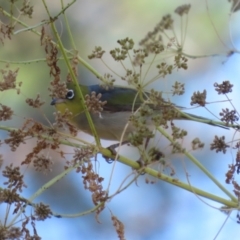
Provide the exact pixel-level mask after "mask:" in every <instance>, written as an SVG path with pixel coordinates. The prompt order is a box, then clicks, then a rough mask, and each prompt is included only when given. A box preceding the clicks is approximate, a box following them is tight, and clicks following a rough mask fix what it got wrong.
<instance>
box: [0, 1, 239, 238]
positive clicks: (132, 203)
mask: <svg viewBox="0 0 240 240" xmlns="http://www.w3.org/2000/svg"><path fill="white" fill-rule="evenodd" d="M64 2H65V5H66V4H67V1H64ZM206 2H207V3H208V10H207V6H206ZM46 3H47V6H48V9H49V11H50V13H51V14H52V16H55V15H57V14H58V13H59V12H60V11H61V7H60V1H59V0H51V1H46ZM187 3H191V10H190V13H189V14H188V30H187V33H186V43H185V46H184V51H185V52H186V53H188V54H190V55H193V56H198V55H205V54H215V53H218V54H222V55H221V56H218V57H210V58H197V59H193V60H190V61H189V69H188V70H187V71H183V70H181V71H176V72H174V73H173V74H171V75H168V76H167V77H166V78H165V79H161V80H160V82H161V84H159V82H156V83H154V84H152V85H151V86H150V87H153V88H158V90H161V89H159V88H163V89H164V90H166V89H169V86H171V83H173V82H175V81H180V82H184V83H185V84H186V87H185V88H186V93H185V94H184V95H183V96H180V97H175V98H174V100H175V102H176V103H177V104H178V105H182V106H185V107H190V97H191V95H192V93H193V92H194V91H197V90H199V91H202V90H204V89H207V91H208V96H209V98H207V99H209V101H220V100H224V99H223V98H220V97H219V96H218V95H217V93H215V92H214V89H213V84H214V83H215V82H218V83H220V82H222V81H224V80H226V79H228V80H230V81H231V82H232V83H233V84H234V85H235V86H236V88H238V87H239V84H238V76H239V67H238V60H239V56H236V55H233V56H231V57H227V56H226V55H227V53H228V52H229V50H230V49H231V48H232V46H231V42H230V37H229V31H230V29H231V33H232V38H233V41H234V43H235V45H236V47H239V45H240V44H239V29H238V23H239V19H238V18H239V13H238V12H237V13H235V14H234V15H233V16H232V19H231V20H230V19H229V13H230V9H231V5H230V4H229V3H228V1H226V0H209V1H201V0H192V1H190V2H186V1H185V0H184V1H182V0H179V1H174V0H150V1H149V0H138V1H127V0H122V1H111V0H101V1H97V0H91V1H82V0H80V1H76V2H75V3H74V4H73V6H71V7H70V8H69V9H68V10H67V11H66V15H67V17H68V21H69V24H70V26H71V31H72V34H73V37H74V40H75V43H76V45H77V50H78V51H79V55H80V56H81V57H82V58H84V59H85V60H87V61H89V60H88V58H87V56H88V55H89V54H90V53H91V51H92V50H93V48H94V47H95V46H102V47H103V49H104V50H105V51H106V52H107V54H106V55H104V59H105V61H106V62H107V63H108V64H109V66H111V67H112V68H113V69H116V70H117V71H121V66H120V65H119V64H116V63H115V62H113V61H112V59H111V57H110V55H109V54H108V53H109V51H110V50H111V49H113V48H115V47H116V46H117V43H116V42H117V40H118V39H123V38H125V37H129V38H132V39H133V40H134V41H135V43H136V44H137V43H138V42H139V41H140V39H142V38H143V37H144V36H145V35H146V33H147V32H149V31H152V29H153V28H154V26H155V25H156V24H157V23H158V22H159V21H160V19H161V18H162V16H164V15H166V14H168V13H170V14H172V16H173V18H174V19H175V23H174V24H175V29H176V32H177V34H180V31H181V29H180V22H179V18H178V16H176V15H175V14H174V13H173V12H174V10H175V8H176V7H178V6H179V5H181V4H187ZM16 4H18V3H16ZM32 5H33V6H34V12H33V18H32V19H28V18H26V19H22V21H25V22H27V24H28V25H29V26H34V25H36V24H38V23H40V22H41V21H42V20H46V19H47V18H48V16H47V14H46V11H45V9H44V7H43V4H42V1H32ZM0 6H1V7H2V8H3V9H5V10H6V11H10V9H8V8H9V3H8V1H4V2H3V3H0ZM15 10H16V9H15ZM0 19H1V21H3V22H4V21H5V20H6V17H4V16H3V15H2V14H1V12H0ZM211 21H212V22H211ZM212 23H213V24H212ZM56 25H57V28H58V31H59V33H60V35H61V39H62V41H63V43H64V46H65V48H67V49H69V48H71V44H70V42H69V36H68V34H67V32H66V29H65V26H64V21H63V18H62V16H60V17H59V18H58V19H57V21H56ZM178 26H179V27H178ZM22 28H23V27H22ZM19 29H21V27H19ZM37 30H38V31H40V28H37ZM50 31H51V30H50V27H49V32H50ZM222 42H223V43H224V44H222ZM0 48H1V56H0V68H1V69H4V68H5V66H6V62H8V61H9V63H10V66H9V68H10V69H12V70H15V69H17V68H19V69H20V70H19V75H18V81H19V82H22V87H21V93H20V94H19V95H17V94H16V91H13V90H8V91H4V92H0V102H1V103H3V104H6V105H8V106H11V107H12V109H13V110H14V113H15V115H14V118H13V119H12V120H11V121H7V122H1V125H3V124H4V125H6V126H12V127H21V125H22V124H23V122H24V120H25V119H26V118H33V119H35V120H38V121H40V122H42V123H44V124H46V125H49V123H48V121H47V120H46V119H48V120H49V121H50V122H52V121H53V119H54V118H53V112H54V111H55V110H54V109H53V108H52V107H51V106H50V101H51V98H50V97H49V92H48V87H49V82H50V80H51V77H50V75H49V68H48V67H47V64H46V62H45V61H43V59H44V58H45V53H44V49H43V47H42V46H41V45H40V38H39V36H36V35H35V34H33V33H32V32H28V31H24V32H20V33H18V34H15V35H14V36H12V39H11V40H6V41H4V44H0ZM37 59H39V61H35V60H37ZM31 60H32V61H33V62H32V63H29V64H22V63H21V64H19V63H20V62H21V61H31ZM11 61H14V62H19V63H14V64H13V63H11ZM89 62H90V64H91V65H92V66H93V67H94V68H96V69H97V70H98V71H99V72H100V73H102V74H103V73H105V72H106V71H107V70H106V68H105V67H104V66H103V64H102V63H101V62H100V61H97V60H92V61H89ZM59 64H60V66H61V72H62V79H63V80H65V78H66V74H67V68H66V66H65V64H64V62H63V61H60V62H59ZM79 80H80V81H81V82H83V83H85V84H92V83H96V82H98V81H99V80H97V78H96V77H95V76H94V75H93V74H92V73H90V72H89V71H88V70H87V69H85V68H84V67H82V66H79ZM117 83H118V84H124V83H122V82H121V81H120V80H119V79H118V80H117ZM236 92H237V91H236V90H235V91H234V92H233V95H231V98H232V99H233V103H234V99H238V97H237V96H236V98H235V94H236ZM38 93H39V94H40V96H41V99H42V100H44V101H45V105H43V106H42V108H41V110H36V109H33V108H31V107H29V106H28V105H27V104H26V103H25V99H26V98H30V97H31V98H35V97H36V95H37V94H38ZM174 100H173V101H174ZM236 104H237V103H236ZM223 106H225V105H224V103H221V102H218V103H217V104H211V105H210V106H209V108H211V109H212V110H213V112H214V114H216V115H218V112H219V111H220V110H221V109H222V108H223ZM236 107H238V106H236ZM190 112H191V113H195V114H198V115H203V116H206V117H211V118H213V116H212V115H211V114H210V113H208V112H207V111H206V110H204V109H203V110H202V109H199V108H198V109H194V110H191V111H190ZM179 124H180V123H179ZM181 126H183V127H184V126H185V127H186V128H188V129H191V132H189V139H193V138H194V136H195V135H196V134H197V135H198V136H199V137H200V138H201V137H203V138H204V141H205V142H207V144H206V146H207V147H205V148H204V149H202V150H198V151H196V152H195V153H194V154H195V156H196V157H197V158H198V159H201V162H202V163H203V164H204V165H206V166H207V168H208V169H209V170H210V171H211V172H213V174H214V175H215V176H216V177H217V178H218V179H219V181H220V182H223V183H224V181H225V176H224V174H225V171H226V167H227V165H228V164H229V163H230V162H231V159H232V157H231V154H230V153H227V154H226V155H221V154H216V153H214V152H210V151H209V147H208V145H209V142H211V141H212V139H213V137H214V135H215V134H218V135H220V136H221V135H227V136H228V138H229V140H231V138H232V135H233V133H232V132H231V131H229V132H228V133H226V132H225V130H222V129H218V128H216V129H215V128H213V127H210V126H205V125H201V124H200V123H189V122H182V123H181ZM6 135H7V134H6V132H4V131H0V137H1V139H4V138H5V137H6ZM80 136H82V135H81V133H80ZM84 137H87V136H85V135H84ZM158 141H159V142H160V143H161V138H160V139H159V140H158ZM183 144H184V143H183ZM185 144H186V145H187V144H189V143H185ZM103 145H105V146H108V145H109V142H104V144H103ZM33 146H34V140H32V139H31V140H29V141H27V142H26V144H24V145H21V146H20V148H19V149H18V150H17V151H16V152H11V151H10V149H9V148H8V147H7V146H4V145H3V146H1V149H0V151H1V154H3V156H4V159H5V161H4V163H3V166H2V169H3V168H4V166H6V165H9V163H10V162H13V163H14V165H18V163H19V162H21V161H22V160H23V159H24V157H25V156H26V154H27V153H28V152H29V150H30V149H31V148H32V147H33ZM63 148H64V150H65V151H69V152H71V149H69V150H67V148H66V147H63ZM122 152H123V153H125V154H128V155H129V156H130V157H133V158H136V159H137V157H136V151H134V150H131V149H130V148H128V147H126V148H124V150H122ZM46 154H49V155H51V156H52V158H53V162H54V165H53V171H52V172H51V173H47V174H46V175H44V174H42V173H37V172H35V171H34V170H33V169H31V166H29V168H27V169H26V170H25V171H26V174H25V176H26V179H25V182H26V184H27V186H28V187H27V188H26V190H24V192H23V195H24V196H25V197H29V196H30V195H32V194H33V193H34V192H35V191H36V190H37V189H38V188H39V187H41V186H42V185H43V184H44V183H46V182H47V181H48V180H50V179H51V178H52V177H53V176H55V175H57V174H58V173H60V172H61V171H62V170H63V165H64V162H63V160H62V159H59V155H54V152H51V151H49V152H48V153H46ZM100 157H101V156H99V159H100ZM169 158H170V159H171V160H172V164H173V166H174V167H175V170H176V172H177V176H176V177H177V178H179V179H186V172H185V169H184V167H183V165H184V164H185V166H186V167H187V172H188V173H189V174H190V179H191V183H192V184H193V185H195V186H197V187H201V188H204V189H205V187H206V189H205V190H207V191H210V192H213V193H214V194H218V191H219V190H218V189H216V187H215V186H214V185H213V184H211V183H209V182H205V179H206V178H205V176H203V175H202V174H200V172H199V171H197V170H196V169H195V168H192V165H191V164H189V163H188V162H187V161H184V158H183V157H182V156H180V157H179V156H172V157H170V156H169ZM99 162H100V169H99V171H100V175H101V176H103V177H104V178H105V179H109V175H110V172H111V166H110V165H108V164H107V163H105V162H104V160H99ZM183 162H184V164H183ZM130 171H131V169H130ZM130 171H129V168H128V167H127V166H124V165H121V164H117V167H116V170H115V172H114V178H113V180H112V189H114V190H116V189H117V188H118V187H119V185H120V183H121V182H122V181H123V179H124V178H125V177H126V175H127V174H129V172H130ZM192 176H193V179H192V178H191V177H192ZM145 177H146V176H143V177H141V178H140V179H139V180H138V182H137V184H132V186H130V187H129V188H128V189H127V190H126V191H124V192H122V193H121V194H120V195H118V196H116V197H115V198H114V199H113V200H112V201H111V202H110V203H109V204H108V208H109V209H110V210H111V211H112V212H113V214H114V215H116V216H117V217H118V218H119V220H121V221H122V222H123V224H124V226H125V234H126V238H127V239H131V240H138V239H139V240H144V239H213V238H214V236H215V235H216V234H217V232H218V230H219V229H220V228H221V225H222V224H223V223H224V221H225V219H226V215H224V214H223V213H221V212H220V211H218V210H216V209H215V208H213V207H209V206H208V205H207V204H206V202H207V203H208V204H210V205H211V206H214V207H216V208H219V207H220V205H219V204H216V203H213V202H210V201H206V200H201V199H199V198H198V197H197V196H195V195H194V194H192V193H188V192H186V191H184V190H181V189H178V188H176V187H174V186H171V185H169V184H167V183H164V182H161V181H157V182H156V183H155V184H154V185H147V184H145ZM0 181H1V184H2V183H3V182H4V179H3V178H2V177H1V176H0ZM106 184H107V180H106ZM219 194H222V193H220V192H219ZM40 201H43V202H44V203H46V204H49V205H50V206H51V208H52V210H53V211H55V212H59V213H69V214H70V213H76V212H81V211H86V210H88V209H90V208H91V207H92V202H91V198H90V194H88V193H87V192H86V191H85V190H84V189H83V186H82V180H81V176H80V175H78V174H76V173H74V172H72V173H71V174H69V175H67V176H66V177H65V178H64V179H62V180H61V181H60V182H59V183H57V184H55V185H54V186H53V187H51V188H50V189H49V190H47V191H46V192H44V194H42V195H41V196H40V197H39V198H37V200H36V202H40ZM5 208H6V206H4V204H2V206H0V216H1V220H3V218H4V215H5ZM108 208H106V209H105V210H104V212H103V213H102V214H101V215H100V221H101V224H99V223H97V221H96V219H95V217H94V214H90V215H86V216H84V217H81V218H73V219H57V218H53V217H52V218H51V219H48V220H46V221H44V222H39V223H38V224H37V229H38V233H39V235H40V236H42V239H69V238H71V239H72V240H75V239H99V240H100V239H117V235H116V232H115V230H114V228H113V226H112V223H111V220H110V212H109V210H108ZM234 214H235V213H233V215H232V216H233V218H232V219H230V220H229V221H228V222H227V224H226V225H225V226H224V228H223V229H222V231H221V233H220V236H219V238H218V239H226V237H227V238H228V239H238V236H236V233H237V232H239V226H238V225H237V223H236V221H235V215H234Z"/></svg>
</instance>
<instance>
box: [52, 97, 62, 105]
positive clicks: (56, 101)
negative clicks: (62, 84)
mask: <svg viewBox="0 0 240 240" xmlns="http://www.w3.org/2000/svg"><path fill="white" fill-rule="evenodd" d="M63 102H65V100H64V99H62V98H53V99H52V101H51V103H50V104H51V105H56V104H58V103H63Z"/></svg>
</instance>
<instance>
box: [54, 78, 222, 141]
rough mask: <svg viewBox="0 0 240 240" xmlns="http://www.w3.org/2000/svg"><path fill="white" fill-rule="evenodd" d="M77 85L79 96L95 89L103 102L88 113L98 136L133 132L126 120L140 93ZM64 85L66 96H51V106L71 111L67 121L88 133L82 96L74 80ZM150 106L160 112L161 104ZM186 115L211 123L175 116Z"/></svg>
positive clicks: (110, 137)
mask: <svg viewBox="0 0 240 240" xmlns="http://www.w3.org/2000/svg"><path fill="white" fill-rule="evenodd" d="M79 86H80V88H81V91H82V95H83V97H85V96H86V95H87V94H88V95H91V92H95V93H96V95H98V94H99V93H100V94H101V98H100V100H101V101H102V102H104V101H106V102H107V103H106V104H105V105H104V106H103V111H101V112H100V113H90V115H91V118H92V121H93V124H94V126H95V129H96V131H97V133H98V135H99V137H100V138H102V139H108V140H115V141H119V140H120V139H121V136H122V133H123V131H124V129H125V130H126V132H125V134H124V137H123V140H127V137H128V134H129V133H131V132H133V131H134V129H135V128H134V127H133V125H132V124H131V123H129V121H128V120H129V118H130V116H131V115H132V114H133V111H135V110H136V109H137V108H139V107H140V105H141V104H142V103H143V99H144V96H142V97H140V96H139V95H138V93H137V91H136V90H134V89H129V88H124V87H114V88H112V89H109V90H106V89H104V88H102V87H100V86H99V85H90V86H85V85H79ZM67 88H68V89H69V92H68V94H67V96H66V98H65V99H53V101H52V105H55V106H56V108H57V110H58V111H60V112H61V113H64V112H65V110H66V109H68V110H69V111H70V112H72V117H71V118H70V119H69V121H70V122H71V123H72V124H73V125H75V126H76V127H77V128H78V129H80V130H82V131H83V132H86V133H88V134H92V132H91V129H90V126H89V123H88V120H87V118H86V114H85V112H84V107H83V103H84V99H82V98H81V95H80V93H79V92H78V89H77V86H76V85H75V84H74V83H68V84H67ZM146 95H147V93H146ZM153 109H154V112H156V114H159V113H160V114H161V112H162V109H161V107H159V108H155V107H154V108H153ZM151 117H152V116H148V115H147V116H146V117H145V118H146V121H147V125H152V122H151ZM190 118H195V119H198V120H199V121H202V122H205V123H207V124H210V125H215V124H213V123H212V121H211V120H209V119H206V118H204V117H200V116H196V115H193V114H187V113H186V114H185V115H181V114H180V115H179V116H178V117H176V118H175V119H189V120H191V119H190ZM126 124H128V126H127V128H125V127H126ZM215 126H218V125H215ZM220 127H222V126H220Z"/></svg>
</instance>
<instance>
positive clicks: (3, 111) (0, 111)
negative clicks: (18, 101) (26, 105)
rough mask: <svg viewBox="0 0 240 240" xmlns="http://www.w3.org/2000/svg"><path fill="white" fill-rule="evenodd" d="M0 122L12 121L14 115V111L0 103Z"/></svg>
mask: <svg viewBox="0 0 240 240" xmlns="http://www.w3.org/2000/svg"><path fill="white" fill-rule="evenodd" d="M0 107H1V108H0V121H7V120H10V119H12V115H13V110H12V109H11V108H10V107H8V106H6V105H3V104H1V103H0Z"/></svg>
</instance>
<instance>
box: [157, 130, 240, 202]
mask: <svg viewBox="0 0 240 240" xmlns="http://www.w3.org/2000/svg"><path fill="white" fill-rule="evenodd" d="M157 130H158V131H159V132H160V133H161V134H162V135H163V136H164V137H166V138H167V139H168V140H169V141H170V142H171V143H172V144H173V145H176V144H177V142H176V141H174V140H173V139H172V137H171V136H170V135H169V134H168V133H167V132H166V131H164V130H163V129H162V128H161V127H157ZM179 150H180V151H181V153H183V154H184V155H185V156H186V157H187V158H189V160H191V161H192V162H193V163H194V164H195V165H196V166H197V167H198V168H200V169H201V170H202V171H203V172H204V173H205V174H206V175H207V176H208V177H209V178H210V179H211V180H212V181H213V182H214V183H215V184H216V185H217V186H218V187H219V188H220V189H221V190H222V191H223V192H224V193H225V194H226V195H227V196H229V197H230V198H231V199H232V201H233V202H236V203H237V202H238V200H237V198H236V197H235V196H234V195H232V194H231V193H230V192H229V191H228V190H227V189H226V188H225V187H224V186H223V185H222V184H221V183H220V182H218V180H217V179H216V178H215V177H213V175H212V174H211V173H210V172H209V171H208V170H207V169H206V168H205V167H204V166H203V165H202V164H201V163H200V162H199V161H198V160H197V159H196V158H195V157H194V156H193V155H192V154H190V153H189V152H187V151H186V150H185V149H184V148H181V149H179Z"/></svg>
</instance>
